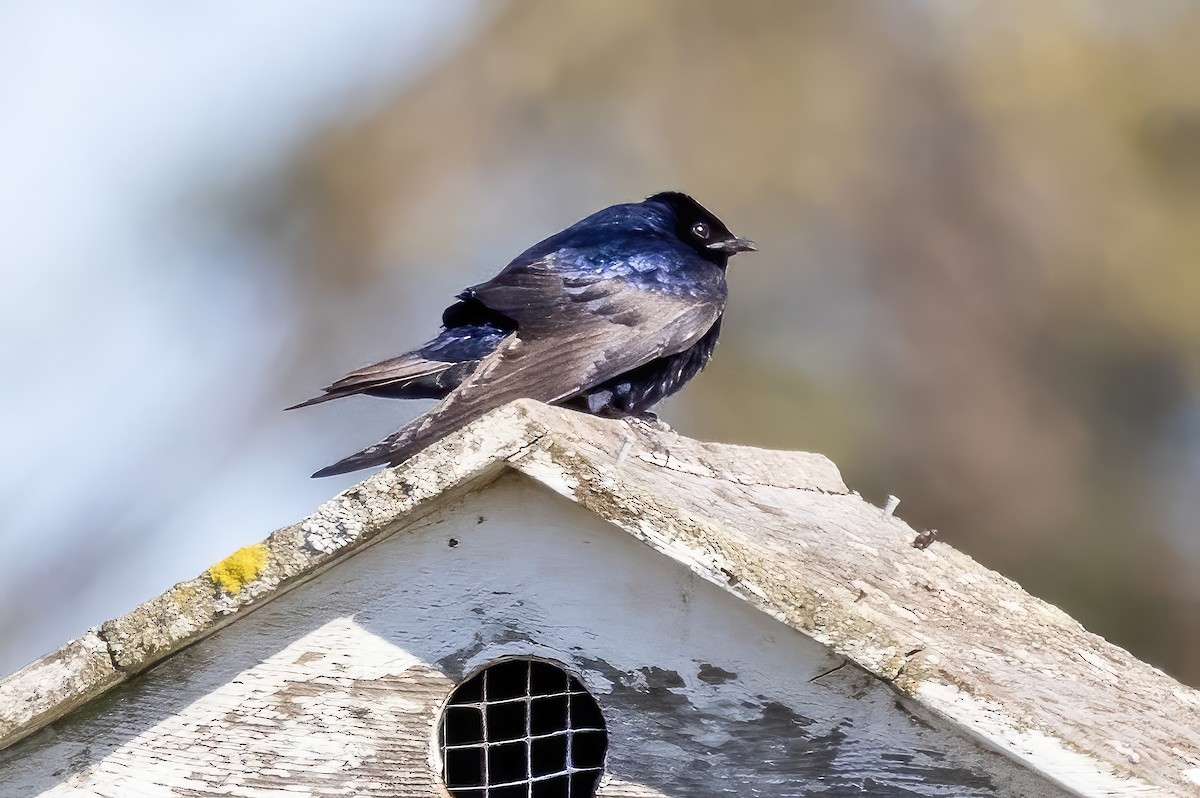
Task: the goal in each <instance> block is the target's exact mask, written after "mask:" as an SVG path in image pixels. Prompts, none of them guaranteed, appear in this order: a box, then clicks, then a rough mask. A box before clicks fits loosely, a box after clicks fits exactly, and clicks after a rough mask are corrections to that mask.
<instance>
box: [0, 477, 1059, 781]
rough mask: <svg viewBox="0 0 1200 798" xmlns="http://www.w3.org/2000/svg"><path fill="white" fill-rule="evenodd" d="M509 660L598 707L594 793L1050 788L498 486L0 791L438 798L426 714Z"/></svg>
mask: <svg viewBox="0 0 1200 798" xmlns="http://www.w3.org/2000/svg"><path fill="white" fill-rule="evenodd" d="M481 518H482V519H483V520H482V521H481V520H480V519H481ZM451 538H453V540H455V541H456V545H454V546H451V545H449V541H450V539H451ZM507 656H535V657H539V658H543V659H548V660H551V661H554V662H556V663H559V664H560V665H561V666H562V667H565V668H566V669H568V670H569V671H570V672H571V673H573V674H574V675H576V676H577V678H579V679H580V681H581V682H582V683H583V684H584V685H585V686H586V687H587V689H588V690H589V691H590V692H591V693H592V695H593V696H594V697H595V698H596V700H597V701H598V703H599V704H600V707H601V710H602V712H603V715H604V717H605V719H606V723H607V726H608V730H609V746H608V756H607V758H606V762H605V775H604V777H603V780H602V784H601V788H600V790H599V793H598V794H599V796H601V797H602V798H608V797H609V796H647V795H666V796H678V797H679V798H682V797H683V796H688V797H689V798H697V797H698V798H704V797H706V796H725V795H730V794H738V795H747V796H771V795H790V796H813V797H814V798H816V796H829V795H831V794H832V795H838V794H842V795H846V794H859V793H860V791H862V790H867V791H868V792H869V793H870V794H874V795H884V796H900V795H906V796H931V797H932V796H938V797H939V798H999V797H1000V796H1005V797H1007V798H1015V797H1016V796H1029V795H1036V796H1039V798H1060V796H1064V795H1065V793H1062V792H1061V791H1058V790H1056V789H1054V787H1053V786H1052V785H1049V784H1047V783H1046V782H1045V781H1044V780H1043V779H1041V778H1039V777H1037V776H1036V774H1030V773H1028V772H1027V771H1025V770H1024V769H1023V768H1021V767H1019V766H1018V765H1016V764H1015V763H1013V762H1011V761H1009V760H1008V759H1006V758H1004V757H1002V756H1001V755H999V754H997V753H995V752H993V751H990V750H987V749H986V748H985V747H983V746H981V745H979V744H978V742H977V741H975V740H973V739H971V738H970V737H969V736H968V735H965V734H963V733H962V732H961V730H959V729H956V728H954V727H953V726H952V725H950V724H947V723H945V722H943V721H940V720H938V719H936V718H927V717H925V716H924V715H922V714H921V713H920V712H919V711H914V710H913V709H912V708H911V707H909V706H906V705H905V702H904V701H903V700H899V701H898V700H897V696H896V694H895V692H894V691H893V690H891V689H890V688H889V686H888V685H887V684H885V683H883V682H881V681H880V680H879V679H877V678H875V677H873V676H872V675H871V674H868V673H866V672H865V671H863V670H862V669H861V668H858V667H856V666H853V665H842V662H843V661H842V660H840V659H839V658H837V657H835V656H832V655H831V654H830V653H829V651H828V649H826V648H825V647H824V646H822V645H820V644H819V643H816V642H814V641H813V640H811V639H810V638H809V637H808V636H806V635H803V634H801V633H799V632H797V631H795V630H793V629H790V628H789V627H787V626H785V625H783V624H781V623H779V622H778V621H776V620H774V619H772V618H770V617H768V616H766V615H764V614H763V613H761V612H759V611H757V610H756V609H755V608H753V607H752V606H750V605H749V604H747V603H745V602H743V601H739V600H737V599H735V598H733V597H732V596H730V595H729V594H728V593H727V592H725V591H724V590H723V589H721V588H720V587H718V586H716V585H713V584H711V583H709V582H708V581H706V580H703V579H700V578H699V577H697V576H696V575H695V574H694V573H693V572H692V571H691V570H689V569H687V568H686V567H684V566H683V565H681V564H679V563H677V562H675V561H674V560H671V559H669V558H666V557H662V556H660V555H659V554H657V553H656V552H654V551H653V550H651V549H649V548H647V547H646V546H644V545H642V544H641V543H639V542H638V541H636V540H634V539H632V538H631V537H629V536H628V535H626V534H625V533H624V532H622V531H621V530H620V529H617V528H615V527H613V526H612V525H610V524H607V523H605V522H603V521H601V520H600V519H598V518H596V517H595V516H594V515H592V514H590V513H587V512H586V511H584V510H582V509H581V508H579V507H578V506H577V505H575V504H573V503H571V502H568V501H566V500H564V499H562V498H561V497H559V496H556V495H554V494H553V493H551V492H550V491H547V490H546V489H545V488H544V487H543V486H541V485H538V484H536V483H534V482H532V481H530V480H527V479H524V478H522V477H520V476H517V475H509V476H507V477H503V478H501V479H500V480H497V481H496V482H495V483H493V484H492V485H490V486H488V487H487V488H485V489H483V490H481V491H477V492H474V493H472V494H471V495H470V496H468V497H466V498H465V499H464V500H463V501H462V502H460V503H455V504H452V505H451V506H448V507H445V508H442V509H439V510H438V511H436V512H434V513H432V514H430V515H429V516H427V517H426V518H425V519H424V520H423V521H421V522H420V523H419V524H416V525H414V526H411V527H409V528H407V529H405V530H400V531H398V532H397V533H396V534H394V535H391V536H390V537H388V538H387V539H386V540H383V541H381V542H380V543H379V544H378V545H376V546H373V547H372V548H371V549H370V550H369V551H368V552H364V553H363V554H362V555H361V556H357V557H354V558H352V559H350V560H348V561H345V562H342V563H341V564H340V565H339V567H338V568H336V569H333V570H330V571H327V572H325V573H323V574H321V575H320V576H318V577H316V578H315V579H313V580H311V581H310V582H308V583H306V584H305V585H303V586H302V587H300V588H298V589H296V590H294V591H291V592H290V593H288V594H287V595H285V596H282V597H280V598H279V599H278V600H276V601H274V602H272V603H271V604H269V605H267V606H266V607H263V608H262V609H261V610H259V611H256V612H255V613H254V614H253V615H250V616H249V617H246V618H244V619H243V620H241V621H240V622H238V623H236V624H232V625H230V626H229V627H227V628H225V629H223V630H221V631H219V632H217V633H216V634H214V635H212V636H210V637H209V638H207V639H206V640H203V641H201V642H200V643H198V644H197V645H195V646H192V647H190V648H188V649H186V650H184V651H182V652H179V653H178V654H176V655H175V656H172V657H170V658H169V659H167V660H166V661H165V662H163V663H161V664H160V665H158V666H157V667H155V668H154V669H152V670H150V671H149V672H147V673H145V674H143V675H141V676H139V677H137V678H134V679H131V680H130V681H129V682H128V683H127V685H126V686H124V687H122V688H120V689H119V690H117V691H114V693H113V694H112V695H111V696H110V697H109V699H108V700H107V704H106V706H105V707H104V709H103V711H100V712H91V713H89V712H88V711H87V710H85V711H84V712H82V713H79V714H78V715H76V716H72V717H70V718H67V719H65V720H63V721H61V722H59V723H57V724H54V725H53V726H52V727H51V728H50V729H47V730H44V731H43V732H41V733H39V734H36V735H34V736H32V737H30V738H28V739H27V740H25V741H23V742H22V743H20V744H18V745H17V746H14V747H13V748H10V749H9V750H8V751H6V752H3V753H0V795H4V794H14V795H22V796H38V795H40V796H60V795H78V794H85V795H94V796H112V797H113V798H117V797H118V796H121V798H124V796H125V795H128V794H141V795H188V796H193V797H194V796H217V795H223V796H243V797H244V798H250V797H251V796H268V795H270V796H274V795H281V794H282V795H292V796H299V795H303V796H325V795H356V796H371V797H378V798H382V796H424V795H429V794H436V783H437V775H436V774H437V767H436V765H435V764H432V760H433V759H434V755H433V748H434V740H435V723H436V718H437V716H438V714H439V709H440V706H441V704H442V702H443V701H445V700H446V698H447V697H448V695H449V693H450V691H451V689H452V687H453V685H455V684H458V683H461V682H462V681H463V680H465V679H467V678H469V677H470V676H471V675H472V674H474V673H476V672H477V671H478V670H479V669H480V668H481V667H483V666H485V665H487V664H489V663H491V662H494V661H495V660H497V659H499V658H503V657H507ZM839 666H841V667H839Z"/></svg>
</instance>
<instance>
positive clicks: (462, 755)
mask: <svg viewBox="0 0 1200 798" xmlns="http://www.w3.org/2000/svg"><path fill="white" fill-rule="evenodd" d="M607 742H608V737H607V732H606V730H605V726H604V718H603V716H602V715H601V714H600V707H599V706H597V704H596V702H595V700H594V699H593V698H592V697H591V695H589V694H588V692H587V690H585V689H584V688H583V685H581V684H580V683H579V682H578V680H576V679H574V678H573V677H571V676H569V675H568V674H567V673H565V672H564V671H562V670H560V669H559V668H556V667H555V666H553V665H550V664H549V663H545V662H539V661H534V660H507V661H505V662H501V663H498V664H496V665H493V666H491V667H489V668H487V669H485V670H484V671H483V672H482V673H480V674H478V675H477V676H475V677H474V678H472V679H470V680H469V681H467V682H465V683H463V684H462V685H461V686H460V687H459V688H458V689H457V690H455V691H454V694H453V695H452V696H451V697H450V702H449V704H448V705H447V707H446V711H445V714H443V716H442V723H441V730H440V747H441V754H442V777H443V779H444V780H445V783H446V787H447V788H448V789H449V790H450V792H451V794H453V795H454V796H456V798H559V796H561V797H562V798H587V797H588V796H591V795H592V794H593V792H594V791H595V787H596V781H597V780H598V779H599V776H600V771H601V769H602V767H603V764H604V752H605V749H606V747H607Z"/></svg>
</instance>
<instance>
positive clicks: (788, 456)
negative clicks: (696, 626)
mask: <svg viewBox="0 0 1200 798" xmlns="http://www.w3.org/2000/svg"><path fill="white" fill-rule="evenodd" d="M506 469H516V470H518V471H520V472H521V473H523V474H525V475H527V476H529V477H531V478H532V479H534V480H536V481H537V482H539V483H541V484H542V485H544V486H547V487H549V488H551V489H553V490H555V491H556V492H558V493H560V494H561V495H563V496H566V497H568V498H569V499H570V500H571V501H573V502H575V503H576V504H578V505H579V506H582V507H584V508H586V509H587V510H589V511H590V512H592V513H594V514H595V515H597V516H598V517H600V518H602V519H604V520H605V521H607V522H609V523H612V524H615V525H617V526H618V527H620V528H621V529H624V530H626V531H627V532H629V533H630V534H631V535H632V536H633V537H635V538H637V539H638V540H641V541H643V542H644V543H646V544H648V545H649V546H651V547H652V548H653V549H654V550H657V551H658V552H661V553H662V554H665V555H667V557H669V558H671V559H672V560H674V561H675V562H678V563H680V564H682V565H683V566H685V567H686V568H687V569H689V570H690V572H692V573H694V574H696V575H698V576H700V577H702V578H703V579H706V580H708V581H710V582H711V583H712V584H714V585H716V586H718V587H719V588H720V589H721V590H723V591H727V592H728V593H732V594H734V595H737V596H739V597H740V598H742V599H744V600H745V601H747V602H749V604H750V605H751V606H753V607H755V608H757V609H759V610H761V611H763V612H764V613H766V614H768V615H769V616H771V617H772V618H775V619H777V620H779V621H781V622H782V623H783V624H786V625H787V626H788V627H790V628H792V629H794V630H797V631H799V632H803V633H804V634H806V635H808V636H810V637H811V638H812V639H813V640H815V641H818V642H819V643H821V644H822V645H824V646H825V647H827V649H828V651H829V652H830V653H831V656H833V657H835V658H837V661H842V660H845V661H847V662H850V663H853V664H854V665H855V666H856V667H859V668H862V669H863V670H864V671H866V672H868V673H870V674H872V675H873V676H874V677H876V678H878V679H880V680H882V682H884V683H886V684H888V685H891V686H892V687H893V688H894V689H895V690H896V691H898V692H899V693H900V694H901V695H903V696H905V697H906V699H905V700H907V701H909V702H910V703H911V707H912V708H913V710H914V711H917V712H928V713H930V715H931V717H938V718H941V719H943V721H945V722H947V723H949V724H951V725H952V726H953V727H955V728H958V729H961V730H962V731H963V732H965V733H968V734H970V735H972V736H974V737H975V738H976V739H977V740H979V741H981V742H982V743H984V744H986V745H988V746H990V747H992V748H994V749H995V750H997V751H1001V752H1003V753H1004V754H1005V755H1006V756H1007V757H1009V758H1011V759H1012V761H1015V762H1019V763H1021V764H1022V765H1023V766H1024V767H1026V768H1027V769H1028V770H1029V771H1030V772H1033V773H1037V774H1042V775H1044V776H1045V777H1047V778H1049V779H1051V780H1053V781H1054V782H1056V783H1058V784H1060V785H1062V786H1063V787H1064V788H1066V789H1069V790H1070V791H1072V792H1074V793H1075V794H1079V795H1097V796H1100V795H1110V796H1118V795H1120V796H1124V795H1169V796H1195V795H1196V794H1197V793H1198V792H1200V720H1198V717H1200V693H1197V691H1195V690H1192V689H1190V688H1187V687H1185V686H1183V685H1180V684H1179V683H1177V682H1175V681H1174V680H1172V679H1170V678H1169V677H1168V676H1166V675H1165V674H1163V673H1161V672H1160V671H1157V670H1156V669H1154V668H1152V667H1150V666H1148V665H1146V664H1145V663H1142V662H1140V661H1138V660H1137V659H1136V658H1134V657H1132V656H1131V655H1130V654H1129V653H1128V652H1125V651H1123V650H1122V649H1120V648H1117V647H1115V646H1112V645H1111V644H1109V643H1107V642H1105V641H1104V640H1102V639H1100V638H1098V637H1096V636H1095V635H1091V634H1089V633H1088V632H1087V631H1086V630H1084V629H1083V628H1082V627H1081V626H1080V625H1079V624H1078V623H1077V622H1075V621H1074V620H1072V619H1071V618H1070V617H1068V616H1067V615H1065V614H1064V613H1062V612H1061V611H1059V610H1058V609H1057V608H1055V607H1052V606H1050V605H1048V604H1046V603H1044V602H1042V601H1039V600H1038V599H1035V598H1033V597H1031V596H1029V595H1028V594H1026V593H1025V592H1023V591H1022V590H1021V589H1020V587H1019V586H1017V585H1016V584H1015V583H1013V582H1011V581H1010V580H1007V579H1005V578H1003V577H1002V576H1000V575H998V574H996V573H993V572H991V571H989V570H987V569H986V568H983V567H982V566H980V565H979V564H977V563H975V562H974V561H972V560H971V559H970V558H969V557H966V556H965V555H963V554H961V553H959V552H956V551H955V550H954V549H952V548H951V547H949V546H947V545H946V544H944V543H941V542H935V543H933V545H932V546H930V547H929V548H927V549H924V550H918V549H915V548H913V547H912V545H911V542H912V540H913V538H914V537H915V535H916V532H915V530H913V529H911V528H910V527H908V526H907V525H906V524H904V523H903V522H902V521H901V520H899V519H896V518H891V517H885V516H884V514H883V513H882V512H881V511H880V510H879V508H876V507H872V506H871V505H869V504H867V503H866V502H864V501H862V499H861V498H859V497H858V496H857V495H856V494H852V493H847V492H846V489H845V487H844V486H843V485H842V482H841V479H840V477H839V476H838V474H837V471H836V468H834V467H833V465H832V464H830V463H829V462H828V461H827V460H825V459H824V458H821V457H819V456H817V455H808V454H802V453H783V452H766V451H763V450H757V449H749V448H746V447H734V446H723V445H718V444H705V443H699V442H696V441H691V440H688V439H685V438H682V437H678V436H675V435H672V434H670V433H651V432H648V431H646V430H644V429H642V428H639V427H637V426H631V425H629V424H627V423H625V422H618V421H606V420H602V419H596V418H594V417H590V416H585V415H582V414H577V413H573V412H570V411H564V410H559V409H554V408H549V407H546V406H542V405H538V404H537V403H532V402H526V401H520V402H515V403H512V404H510V405H507V406H506V407H504V408H501V409H499V410H497V411H495V412H493V413H491V414H489V415H488V416H487V417H485V418H483V419H480V420H479V421H477V422H475V423H473V424H471V425H468V426H467V427H466V428H464V429H463V430H461V431H459V432H457V433H455V434H453V435H451V436H449V437H448V438H446V439H445V440H443V441H441V442H439V443H438V444H435V445H433V446H431V447H430V448H428V449H426V450H425V451H423V452H422V453H420V454H418V455H417V456H416V457H414V458H413V459H412V460H410V461H409V462H408V463H406V464H404V465H403V466H401V467H398V468H395V469H388V470H386V471H384V472H382V473H380V474H377V475H375V476H373V477H371V478H370V479H368V480H366V481H365V482H364V483H362V484H360V485H359V486H357V487H355V488H352V489H350V490H348V491H346V492H345V493H343V494H342V495H341V496H339V497H337V498H335V499H333V500H332V501H330V502H327V503H326V504H325V505H323V506H322V507H321V508H319V509H318V511H317V512H316V513H315V514H314V515H313V516H311V517H310V518H309V519H306V520H305V521H303V522H301V523H300V524H297V525H294V526H291V527H286V528H284V529H282V530H279V531H278V532H276V533H274V534H273V535H272V536H271V537H270V538H268V540H267V541H266V543H265V545H266V546H267V549H268V552H269V558H268V562H267V566H266V568H265V570H264V572H263V573H262V575H261V576H259V577H258V578H257V579H255V580H253V581H251V582H250V583H248V584H247V585H246V586H245V587H244V588H242V589H241V590H240V591H239V592H238V594H237V595H228V594H227V593H225V592H223V591H221V590H219V589H217V588H216V586H215V585H214V583H213V582H212V580H211V579H208V578H207V577H206V576H201V577H200V578H198V579H196V580H192V581H191V582H187V583H183V584H181V585H178V586H176V587H175V588H173V589H172V590H171V591H168V593H166V594H164V595H163V596H161V597H159V598H158V599H155V600H152V601H151V602H148V603H147V604H146V605H143V606H142V607H140V608H138V609H137V610H135V611H134V612H133V613H130V614H129V615H128V616H125V617H123V618H120V619H116V620H115V621H113V622H110V623H108V624H105V625H104V626H103V627H102V628H101V630H99V634H98V637H97V638H96V639H99V640H101V641H103V642H104V644H105V647H106V649H107V652H106V653H107V654H108V656H109V657H110V659H111V661H112V663H113V664H114V665H115V671H110V672H103V669H101V671H97V672H96V673H95V675H94V677H93V676H86V677H85V678H83V679H82V680H80V679H79V678H74V679H73V680H71V679H64V680H61V681H56V678H57V677H56V676H55V674H57V673H58V672H57V671H55V670H53V668H52V663H53V662H54V661H55V660H58V661H63V660H64V658H68V659H69V658H71V657H73V656H76V655H72V654H71V652H70V651H69V650H68V649H69V648H70V647H71V646H76V647H78V645H79V644H78V642H76V643H72V644H68V647H67V648H64V650H63V651H60V652H57V653H56V654H53V655H50V657H48V658H45V659H43V660H42V661H39V662H38V663H34V665H32V666H30V668H28V669H26V670H25V671H22V672H18V674H16V675H14V676H13V677H9V678H8V679H5V680H4V681H3V682H0V744H11V743H12V742H14V741H16V740H18V739H20V738H21V737H24V736H26V735H28V734H31V733H33V732H34V731H36V730H37V729H39V728H41V727H42V726H44V725H45V724H46V723H47V722H49V721H50V720H52V719H53V718H54V717H58V716H61V715H62V714H63V713H65V712H67V711H69V710H70V709H72V708H74V707H76V706H79V705H80V704H82V703H84V702H86V701H88V700H89V698H90V697H91V696H92V695H94V694H95V693H96V692H102V691H103V690H105V689H107V688H108V687H109V686H111V685H112V684H114V683H116V682H117V681H119V680H120V679H123V678H127V677H128V676H130V675H132V674H135V673H138V672H140V671H142V670H144V669H145V668H147V667H149V666H150V665H152V664H154V663H155V662H157V661H159V660H160V659H162V658H163V657H165V656H167V655H169V654H171V653H172V652H175V651H177V650H178V649H179V648H181V647H183V646H185V645H188V644H190V643H193V642H195V641H197V640H200V639H202V638H204V637H206V636H207V635H209V634H211V633H212V632H214V631H215V630H217V629H218V628H220V627H221V626H222V625H224V624H226V623H228V622H229V621H230V620H231V619H234V618H237V617H240V616H241V614H243V613H244V612H245V611H246V610H249V609H253V608H255V607H258V606H261V605H262V604H264V603H266V602H267V601H270V600H277V599H278V598H279V597H280V596H283V595H285V594H286V593H287V591H288V590H290V589H291V588H293V587H295V586H297V585H300V584H303V583H304V582H305V581H307V580H309V579H312V578H313V577H314V576H316V575H318V574H319V573H321V572H322V571H323V569H325V568H327V567H329V566H330V565H332V564H334V563H342V564H341V565H339V569H340V568H344V567H345V564H344V563H343V562H342V561H343V560H344V559H345V558H346V557H348V556H349V555H351V554H353V553H354V552H356V551H358V550H360V549H361V548H362V547H364V546H366V545H368V544H370V543H372V542H374V541H377V540H381V539H384V538H386V537H388V535H390V534H391V533H392V532H394V531H395V530H396V529H398V528H402V527H403V528H410V527H411V526H412V525H413V524H414V523H415V522H416V521H417V520H419V519H420V518H421V517H423V516H425V515H428V514H429V513H430V512H433V511H435V510H437V509H438V508H439V507H444V506H446V503H447V502H450V501H453V500H455V499H456V498H457V497H460V496H462V495H463V494H464V493H466V492H468V491H470V490H472V489H475V488H479V487H481V486H483V485H485V484H487V483H489V482H490V481H492V480H494V479H495V478H496V477H497V476H499V475H500V474H501V473H502V472H503V471H504V470H506ZM88 639H92V638H90V637H89V638H88ZM93 643H95V640H93ZM172 659H174V658H172ZM78 672H80V673H90V672H89V671H87V670H86V669H83V670H80V671H78ZM93 703H96V702H93ZM24 706H30V707H32V708H33V709H32V710H31V711H13V710H12V708H13V707H24ZM613 794H620V793H613ZM629 794H642V793H629Z"/></svg>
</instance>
